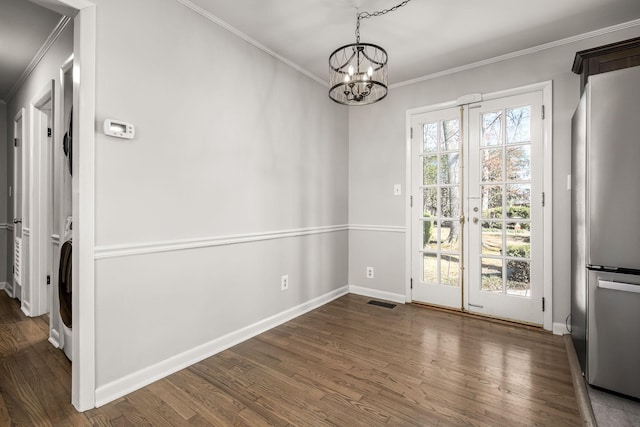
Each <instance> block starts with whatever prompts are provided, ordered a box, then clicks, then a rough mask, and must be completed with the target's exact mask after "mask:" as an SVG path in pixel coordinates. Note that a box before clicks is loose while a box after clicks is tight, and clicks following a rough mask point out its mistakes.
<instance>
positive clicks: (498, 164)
mask: <svg viewBox="0 0 640 427" xmlns="http://www.w3.org/2000/svg"><path fill="white" fill-rule="evenodd" d="M480 158H481V159H482V181H483V182H490V181H502V148H490V149H484V150H480Z"/></svg>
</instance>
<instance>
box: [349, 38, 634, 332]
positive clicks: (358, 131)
mask: <svg viewBox="0 0 640 427" xmlns="http://www.w3.org/2000/svg"><path fill="white" fill-rule="evenodd" d="M638 35H640V28H638V27H635V28H629V29H626V30H623V31H618V32H616V33H613V34H607V35H603V36H598V37H593V38H590V39H587V40H583V41H579V42H575V43H571V44H567V45H563V46H559V47H555V48H552V49H548V50H544V51H541V52H538V53H534V54H529V55H526V56H522V57H518V58H515V59H510V60H506V61H502V62H499V63H495V64H491V65H486V66H483V67H480V68H475V69H472V70H468V71H464V72H459V73H455V74H451V75H447V76H444V77H440V78H435V79H431V80H427V81H424V82H421V83H416V84H413V85H410V86H404V87H399V88H396V89H391V90H390V92H389V96H388V97H387V99H385V101H384V102H381V103H378V104H373V105H371V106H368V107H363V108H353V109H350V110H349V130H350V132H349V223H350V224H368V225H385V226H404V225H405V209H406V208H407V198H406V197H394V196H393V195H392V194H393V184H398V183H402V184H404V182H405V171H406V169H405V168H406V165H405V138H406V137H405V113H406V110H407V109H410V108H416V107H422V106H427V105H432V104H438V103H442V102H447V101H453V100H455V99H457V98H458V97H459V96H461V95H464V94H468V93H476V92H481V93H490V92H495V91H499V90H503V89H510V88H514V87H519V86H524V85H528V84H531V83H537V82H542V81H547V80H553V113H554V115H553V176H554V184H553V230H554V236H553V254H554V260H553V262H554V264H553V288H554V291H553V303H554V307H553V322H554V323H564V320H565V318H566V316H567V314H568V313H569V311H570V286H571V285H570V279H571V270H570V253H571V245H570V239H571V230H570V222H569V221H570V217H571V216H570V212H571V206H570V197H569V194H568V191H567V189H566V180H567V175H568V174H569V173H570V169H571V130H570V122H571V116H572V114H573V111H574V109H575V107H576V105H577V103H578V100H579V96H580V89H579V81H580V79H579V77H578V76H577V75H575V74H573V73H572V72H571V65H572V63H573V59H574V56H575V52H577V51H580V50H584V49H588V48H591V47H595V46H600V45H603V44H607V43H612V42H615V41H619V40H626V39H629V38H632V37H637V36H638ZM392 65H393V64H391V66H392ZM390 72H393V70H391V71H390ZM404 190H406V189H404ZM403 193H405V194H406V191H403ZM404 245H405V240H404V236H403V235H402V236H401V235H398V234H393V233H388V232H379V231H360V230H358V231H351V232H350V234H349V284H351V285H356V286H364V287H368V288H371V289H374V290H379V291H384V292H390V293H393V294H402V295H404V293H405V286H406V283H405V276H404V272H405V246H404ZM389 254H393V255H392V256H390V255H389ZM367 265H370V266H374V267H375V269H376V270H375V271H376V278H375V279H366V278H365V277H364V273H365V267H366V266H367Z"/></svg>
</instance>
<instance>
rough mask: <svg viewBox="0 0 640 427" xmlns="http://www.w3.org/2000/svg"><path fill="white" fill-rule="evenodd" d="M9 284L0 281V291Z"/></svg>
mask: <svg viewBox="0 0 640 427" xmlns="http://www.w3.org/2000/svg"><path fill="white" fill-rule="evenodd" d="M8 286H9V284H8V283H7V282H0V291H1V290H3V289H5V290H6V289H7V287H8Z"/></svg>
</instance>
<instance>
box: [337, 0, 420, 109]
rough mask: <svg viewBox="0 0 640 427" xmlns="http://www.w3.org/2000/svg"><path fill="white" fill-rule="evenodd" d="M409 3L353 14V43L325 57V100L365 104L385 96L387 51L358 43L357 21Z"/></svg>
mask: <svg viewBox="0 0 640 427" xmlns="http://www.w3.org/2000/svg"><path fill="white" fill-rule="evenodd" d="M410 1H411V0H405V1H403V2H402V3H400V4H398V5H396V6H394V7H392V8H391V9H384V10H381V11H377V12H371V13H369V12H360V13H358V14H357V15H356V42H355V43H351V44H348V45H345V46H342V47H340V48H338V49H336V50H335V51H333V53H332V54H331V55H329V98H331V99H333V100H334V101H335V102H337V103H338V104H344V105H367V104H373V103H374V102H378V101H380V100H382V99H383V98H384V97H385V96H387V91H388V89H387V59H388V58H387V52H386V51H385V50H384V49H383V48H381V47H380V46H378V45H375V44H371V43H360V20H361V19H368V18H371V17H373V16H380V15H384V14H386V13H389V12H394V11H395V10H396V9H398V8H400V7H402V6H404V5H406V4H407V3H409V2H410Z"/></svg>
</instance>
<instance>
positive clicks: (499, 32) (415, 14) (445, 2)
mask: <svg viewBox="0 0 640 427" xmlns="http://www.w3.org/2000/svg"><path fill="white" fill-rule="evenodd" d="M179 1H181V2H182V3H185V4H189V3H192V4H194V5H196V6H197V7H200V8H202V9H204V10H205V11H207V12H209V13H211V14H213V15H215V16H216V17H217V18H219V19H220V20H222V21H224V22H226V23H227V24H229V25H230V26H231V27H234V28H235V29H237V30H239V31H240V32H242V33H244V34H246V35H247V36H249V37H250V38H252V39H254V40H255V41H257V42H258V43H259V44H261V45H263V46H264V47H266V48H267V49H268V50H270V51H273V52H274V53H276V54H277V55H279V56H281V57H283V58H285V59H287V60H289V61H291V62H293V63H294V64H296V65H297V66H299V67H301V68H302V69H303V70H305V71H306V72H307V73H309V74H310V75H312V76H314V77H315V78H316V79H317V80H319V81H323V82H324V81H327V78H328V71H327V69H328V57H329V54H330V53H331V52H332V51H333V50H335V49H336V48H338V47H340V46H342V45H345V44H348V43H353V42H354V41H355V35H354V31H355V22H356V20H355V14H356V9H357V10H360V11H367V12H373V11H379V10H384V9H389V8H391V7H393V6H395V5H396V4H398V3H400V0H304V1H292V0H234V1H229V0H179ZM60 18H61V15H59V14H57V13H55V12H52V11H50V10H48V9H45V8H43V7H40V6H37V5H35V4H33V3H31V2H30V1H27V0H0V41H1V42H0V99H1V100H7V96H8V95H9V94H10V92H11V90H12V88H13V86H14V85H15V83H16V82H17V81H18V79H19V78H20V76H21V75H22V73H23V72H24V70H25V69H26V68H27V66H28V64H29V63H30V62H31V60H32V59H33V58H34V56H35V55H36V53H37V52H38V50H39V49H40V47H41V46H42V45H43V44H44V42H45V41H46V39H47V37H48V36H49V34H50V33H51V32H52V30H53V29H54V28H55V27H56V25H57V24H58V22H59V20H60ZM636 19H640V1H639V0H536V1H514V0H483V1H479V0H412V1H411V2H409V3H408V4H407V5H406V6H404V7H402V8H400V9H398V10H397V11H395V12H393V13H388V14H385V15H383V16H378V17H373V18H371V19H365V20H362V21H361V31H360V33H361V41H362V42H368V43H374V44H378V45H380V46H382V47H383V48H384V49H385V50H386V51H387V53H388V54H389V83H390V84H394V83H400V82H404V81H408V80H412V79H415V78H420V77H422V76H426V75H430V74H434V73H438V72H441V71H444V70H449V69H452V68H455V67H460V66H464V65H467V64H470V63H474V62H477V61H482V60H485V59H489V58H494V57H497V56H500V55H504V54H508V53H511V52H515V51H518V50H522V49H527V48H531V47H535V46H539V45H542V44H545V43H549V42H554V41H557V40H561V39H564V38H567V37H571V36H575V35H578V34H584V33H587V32H590V31H593V30H598V29H601V28H605V27H609V26H612V25H616V24H621V23H626V22H629V21H633V20H636Z"/></svg>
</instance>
